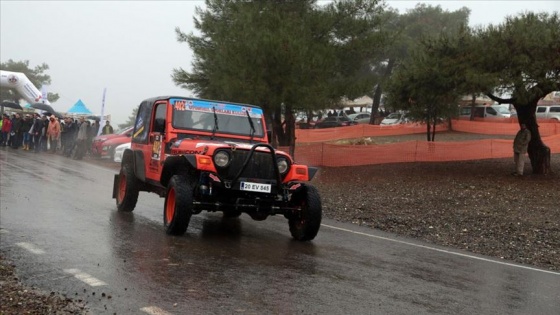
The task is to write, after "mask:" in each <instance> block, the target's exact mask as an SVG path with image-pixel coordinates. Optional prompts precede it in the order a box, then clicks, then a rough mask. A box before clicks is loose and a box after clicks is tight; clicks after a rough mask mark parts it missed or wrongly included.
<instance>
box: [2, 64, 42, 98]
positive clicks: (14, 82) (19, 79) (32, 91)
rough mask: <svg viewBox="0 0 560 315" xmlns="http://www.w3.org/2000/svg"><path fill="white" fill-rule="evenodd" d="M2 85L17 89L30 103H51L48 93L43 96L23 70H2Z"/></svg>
mask: <svg viewBox="0 0 560 315" xmlns="http://www.w3.org/2000/svg"><path fill="white" fill-rule="evenodd" d="M0 86H1V87H3V88H9V89H14V90H16V91H17V92H18V93H19V94H20V95H21V97H23V98H24V99H25V100H26V101H27V102H29V104H33V103H44V104H48V105H50V104H51V103H50V102H49V101H48V100H47V97H46V95H45V96H44V97H43V95H42V94H41V92H39V90H38V89H37V88H36V87H35V85H33V83H31V81H29V79H28V78H27V76H26V75H25V74H23V73H21V72H11V71H4V70H0Z"/></svg>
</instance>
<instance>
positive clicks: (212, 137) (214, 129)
mask: <svg viewBox="0 0 560 315" xmlns="http://www.w3.org/2000/svg"><path fill="white" fill-rule="evenodd" d="M212 111H213V112H214V128H212V136H211V137H210V140H214V135H215V134H216V130H220V128H218V115H216V107H212Z"/></svg>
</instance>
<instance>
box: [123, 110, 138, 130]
mask: <svg viewBox="0 0 560 315" xmlns="http://www.w3.org/2000/svg"><path fill="white" fill-rule="evenodd" d="M137 114H138V107H135V108H134V109H133V110H132V113H131V114H130V116H128V119H127V121H126V122H124V123H122V124H119V125H118V126H119V129H124V128H126V127H130V126H133V125H134V123H135V122H136V115H137Z"/></svg>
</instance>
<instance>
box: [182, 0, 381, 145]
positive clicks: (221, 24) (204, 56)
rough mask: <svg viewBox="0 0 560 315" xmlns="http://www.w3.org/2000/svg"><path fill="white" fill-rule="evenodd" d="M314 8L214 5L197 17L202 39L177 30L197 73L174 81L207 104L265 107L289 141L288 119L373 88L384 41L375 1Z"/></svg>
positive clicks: (217, 0)
mask: <svg viewBox="0 0 560 315" xmlns="http://www.w3.org/2000/svg"><path fill="white" fill-rule="evenodd" d="M315 3H316V1H257V2H247V1H226V0H208V1H207V2H206V6H207V9H206V10H205V11H202V10H197V12H196V13H197V15H198V16H199V18H197V19H195V26H196V28H197V29H198V30H199V31H200V35H194V34H188V35H187V34H184V33H182V32H181V31H180V29H176V33H177V39H178V41H179V42H186V43H188V44H189V46H190V47H191V49H192V50H193V52H194V56H195V57H194V58H195V59H194V62H193V64H192V71H190V72H188V71H186V70H184V69H181V68H179V69H175V70H174V71H173V76H172V77H173V80H174V81H175V83H176V84H177V85H180V86H182V87H185V88H188V89H190V90H192V91H194V92H195V93H196V94H197V95H198V96H200V97H203V98H212V99H227V100H232V101H237V102H243V103H253V104H258V105H261V106H262V107H263V108H264V109H265V111H266V113H267V115H268V116H269V117H268V119H269V121H272V123H273V125H274V128H275V130H276V132H277V135H278V136H280V137H281V138H283V139H284V140H285V139H286V138H285V137H289V136H290V135H289V133H290V130H289V129H290V128H293V122H291V121H288V122H287V125H286V127H287V128H288V130H287V131H285V129H284V128H283V127H282V126H281V122H280V119H281V117H282V116H284V117H286V118H287V119H290V118H291V117H292V114H293V112H294V111H299V110H314V109H322V108H325V107H329V106H332V105H333V104H335V103H337V102H338V101H339V100H340V98H341V95H355V96H361V95H363V94H364V93H365V91H367V90H368V89H370V86H371V78H370V77H369V76H367V75H364V74H366V73H367V72H366V71H365V70H366V69H367V68H368V67H369V64H370V63H371V58H372V55H373V54H372V51H375V50H376V44H379V43H381V41H382V39H381V38H380V34H379V32H376V29H377V27H376V25H377V24H378V23H379V22H378V20H377V18H376V15H377V14H378V13H379V11H380V9H379V7H378V5H377V1H357V0H356V1H341V2H334V3H332V4H330V5H328V6H327V7H325V8H319V7H318V6H316V4H315ZM349 56H352V57H350V58H349ZM282 108H283V109H284V110H283V111H282ZM284 132H286V134H284ZM281 142H282V141H281ZM289 142H290V141H289V140H288V141H286V143H288V144H289ZM286 143H284V144H286Z"/></svg>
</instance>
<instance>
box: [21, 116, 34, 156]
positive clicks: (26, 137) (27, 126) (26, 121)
mask: <svg viewBox="0 0 560 315" xmlns="http://www.w3.org/2000/svg"><path fill="white" fill-rule="evenodd" d="M32 126H33V119H32V118H31V115H29V114H26V115H25V117H24V118H23V121H22V126H21V135H22V137H23V149H24V150H25V151H29V147H30V146H31V133H30V131H31V127H32Z"/></svg>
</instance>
